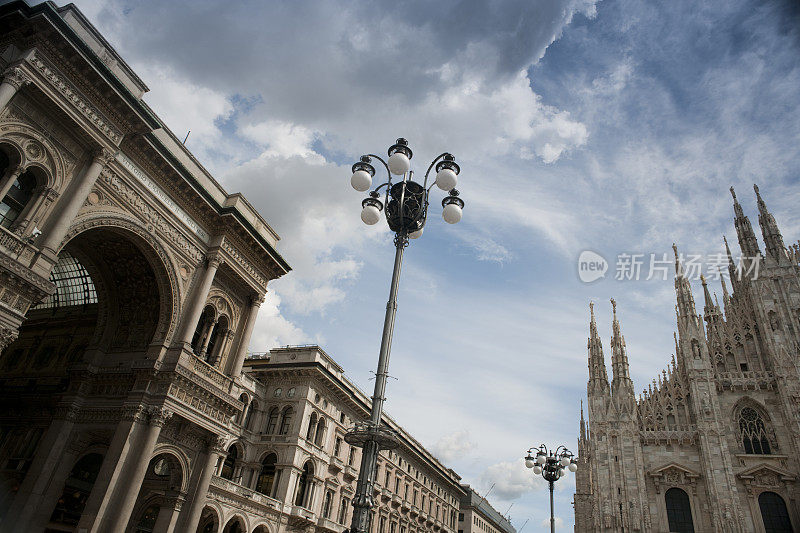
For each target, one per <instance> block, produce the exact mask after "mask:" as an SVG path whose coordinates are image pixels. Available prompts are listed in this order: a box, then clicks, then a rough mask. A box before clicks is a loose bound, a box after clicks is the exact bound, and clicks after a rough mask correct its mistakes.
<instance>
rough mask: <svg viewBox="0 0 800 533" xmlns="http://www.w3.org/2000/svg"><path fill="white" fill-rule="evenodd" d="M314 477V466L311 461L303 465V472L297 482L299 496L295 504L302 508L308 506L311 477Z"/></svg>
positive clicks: (296, 497)
mask: <svg viewBox="0 0 800 533" xmlns="http://www.w3.org/2000/svg"><path fill="white" fill-rule="evenodd" d="M313 475H314V466H313V465H312V464H311V461H307V462H306V464H305V465H303V472H302V473H301V474H300V478H299V479H298V480H297V495H296V496H295V498H294V504H295V505H298V506H300V507H304V506H306V504H307V502H306V499H307V498H308V495H309V493H310V490H309V487H310V486H311V477H312V476H313Z"/></svg>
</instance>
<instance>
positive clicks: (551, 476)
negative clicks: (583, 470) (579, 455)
mask: <svg viewBox="0 0 800 533" xmlns="http://www.w3.org/2000/svg"><path fill="white" fill-rule="evenodd" d="M533 450H536V457H533V456H532V455H531V453H533ZM525 466H526V467H527V468H531V469H533V473H534V474H536V475H537V476H538V475H540V474H541V476H542V477H543V478H544V479H545V480H546V481H547V483H548V484H549V485H550V532H551V533H555V531H556V519H555V515H554V514H553V484H554V483H555V482H556V481H558V480H559V479H561V478H562V477H563V476H564V474H565V472H564V469H565V468H566V469H568V470H569V471H570V472H577V471H578V461H577V460H576V459H575V456H574V455H573V454H572V452H571V451H569V450H568V449H566V448H565V447H564V446H559V447H558V448H556V449H555V450H551V451H547V446H545V445H544V444H542V445H540V446H539V447H538V448H530V449H529V450H528V455H527V456H526V457H525Z"/></svg>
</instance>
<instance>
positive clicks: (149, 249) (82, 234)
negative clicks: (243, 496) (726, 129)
mask: <svg viewBox="0 0 800 533" xmlns="http://www.w3.org/2000/svg"><path fill="white" fill-rule="evenodd" d="M146 91H147V87H146V86H145V85H144V83H143V82H142V81H141V80H140V79H139V78H138V77H137V76H136V74H135V73H134V72H133V71H131V69H130V68H129V67H128V66H127V65H126V64H125V62H124V61H123V60H122V59H121V58H120V57H119V56H118V55H117V54H116V52H115V51H114V50H113V49H112V48H111V47H110V46H109V45H108V43H107V42H106V41H105V40H104V39H103V37H102V36H101V35H100V34H99V33H98V32H97V31H96V29H95V28H94V27H93V26H92V25H91V24H90V23H89V22H88V21H87V20H86V19H85V18H84V17H83V15H82V14H81V13H80V12H79V11H78V10H77V9H76V8H75V7H74V6H72V5H68V6H66V7H63V8H58V7H56V6H55V5H54V4H52V3H44V4H40V5H37V6H35V7H30V6H28V5H27V4H26V3H25V2H11V3H5V4H3V5H2V6H0V200H2V201H1V202H0V350H2V353H0V530H2V531H9V532H16V531H20V532H30V531H43V530H46V531H83V532H98V531H102V532H105V531H115V532H116V531H126V530H131V529H132V528H135V527H138V525H140V524H143V526H142V527H143V528H144V529H141V530H142V531H148V530H149V531H194V530H195V529H196V528H197V523H198V522H199V521H200V518H201V515H202V512H203V508H204V506H205V503H206V499H207V494H208V492H209V490H213V489H209V487H210V486H213V485H212V482H213V481H214V477H213V473H214V469H215V468H216V467H217V462H218V460H219V458H220V456H221V455H222V454H223V453H224V451H226V450H227V449H228V447H229V444H230V442H232V441H234V440H236V439H237V438H238V436H237V435H235V434H233V433H232V431H233V430H234V429H235V426H234V425H232V424H233V422H232V420H233V418H234V417H236V416H237V415H238V414H240V413H241V411H242V409H243V408H244V405H243V404H242V402H241V401H240V397H241V395H242V394H243V391H246V390H250V389H252V387H253V386H252V384H253V381H252V379H249V378H247V377H244V376H242V373H241V369H242V365H243V363H244V359H245V356H246V354H247V348H248V344H249V340H250V335H251V332H252V329H253V325H254V323H255V318H256V314H257V312H258V308H259V304H260V302H261V301H262V299H263V297H264V295H265V293H266V291H267V283H268V282H269V281H270V280H272V279H275V278H277V277H279V276H282V275H283V274H285V273H287V272H288V271H289V266H288V264H287V263H286V262H285V261H284V260H283V259H282V258H281V256H280V255H279V254H278V253H277V252H276V250H275V245H276V243H277V241H278V236H277V235H276V234H275V232H274V231H272V229H271V228H270V227H269V225H268V224H267V222H266V221H265V220H264V219H263V218H262V217H261V216H260V215H259V214H258V213H257V212H256V211H255V210H253V208H252V207H251V206H250V205H249V204H248V203H247V202H246V201H245V200H244V199H243V198H242V196H241V195H239V194H228V193H227V192H225V191H224V190H223V189H222V187H220V185H219V184H218V183H217V182H216V181H215V180H214V179H213V177H212V176H211V175H210V174H209V173H208V172H207V171H206V170H205V169H204V168H203V167H202V166H201V165H200V164H199V163H198V162H197V161H196V160H195V159H194V157H193V156H192V155H191V154H190V153H189V152H188V151H187V150H186V148H185V147H184V146H183V144H182V143H181V142H180V141H179V140H178V139H176V138H175V137H174V136H173V135H172V133H171V132H170V131H169V130H168V129H167V128H166V126H165V125H164V124H163V123H162V122H161V120H160V119H159V118H158V117H157V116H156V115H154V114H153V112H152V111H151V110H150V109H149V107H148V106H147V105H146V104H145V103H144V102H142V100H141V97H142V95H143V94H144V93H145V92H146ZM148 528H149V529H148Z"/></svg>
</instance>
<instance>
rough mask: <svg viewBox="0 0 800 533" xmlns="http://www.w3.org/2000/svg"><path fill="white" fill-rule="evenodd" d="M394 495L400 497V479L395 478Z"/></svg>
mask: <svg viewBox="0 0 800 533" xmlns="http://www.w3.org/2000/svg"><path fill="white" fill-rule="evenodd" d="M394 493H395V494H397V495H398V496H399V495H400V478H399V477H396V478H394Z"/></svg>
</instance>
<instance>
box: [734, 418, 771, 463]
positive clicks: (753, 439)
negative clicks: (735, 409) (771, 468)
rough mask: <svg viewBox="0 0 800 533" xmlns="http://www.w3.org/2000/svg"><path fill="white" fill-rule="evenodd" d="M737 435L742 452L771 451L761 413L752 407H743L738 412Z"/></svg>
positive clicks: (761, 452) (766, 453) (757, 452)
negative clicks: (740, 441)
mask: <svg viewBox="0 0 800 533" xmlns="http://www.w3.org/2000/svg"><path fill="white" fill-rule="evenodd" d="M739 437H740V438H741V440H742V446H743V447H744V453H753V454H765V455H769V454H770V453H772V451H771V448H770V445H769V439H768V438H767V429H766V425H765V424H764V419H763V418H762V416H761V413H759V412H758V411H756V410H755V409H753V408H752V407H745V408H743V409H742V410H741V411H740V412H739Z"/></svg>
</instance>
